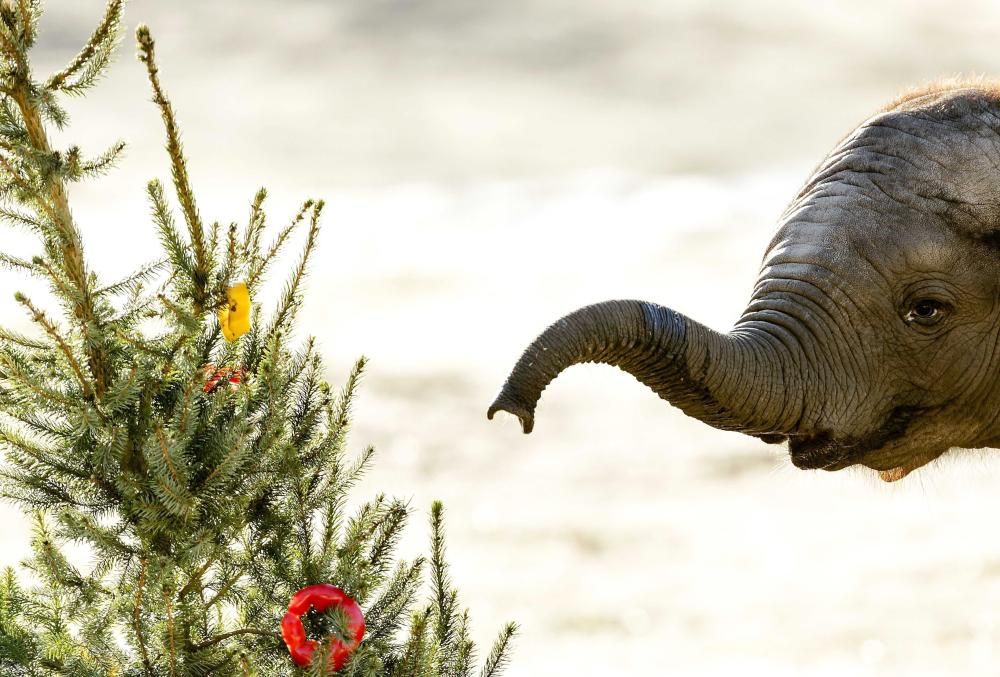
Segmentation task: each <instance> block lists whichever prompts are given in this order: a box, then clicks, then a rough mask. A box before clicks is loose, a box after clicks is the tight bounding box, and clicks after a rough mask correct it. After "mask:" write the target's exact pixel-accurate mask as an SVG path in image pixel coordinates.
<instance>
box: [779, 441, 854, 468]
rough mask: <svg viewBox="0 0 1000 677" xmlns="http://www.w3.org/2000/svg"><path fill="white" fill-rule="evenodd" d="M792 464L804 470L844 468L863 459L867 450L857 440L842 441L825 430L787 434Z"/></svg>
mask: <svg viewBox="0 0 1000 677" xmlns="http://www.w3.org/2000/svg"><path fill="white" fill-rule="evenodd" d="M786 439H787V441H788V452H789V456H791V459H792V465H794V466H795V467H796V468H800V469H802V470H829V471H834V470H842V469H844V468H846V467H848V466H852V465H854V464H856V463H858V462H859V461H860V460H861V457H862V456H864V452H865V450H863V449H859V448H858V445H857V443H856V442H846V443H845V442H841V441H838V440H836V439H834V437H833V435H831V434H830V433H827V432H824V433H820V434H817V435H789V436H787V438H786Z"/></svg>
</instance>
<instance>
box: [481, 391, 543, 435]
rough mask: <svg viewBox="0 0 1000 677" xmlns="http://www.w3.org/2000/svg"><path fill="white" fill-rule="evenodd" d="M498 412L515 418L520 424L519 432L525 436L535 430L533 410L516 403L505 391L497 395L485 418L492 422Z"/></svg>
mask: <svg viewBox="0 0 1000 677" xmlns="http://www.w3.org/2000/svg"><path fill="white" fill-rule="evenodd" d="M498 411H505V412H507V413H508V414H513V415H514V416H517V420H519V421H520V422H521V430H522V431H524V434H525V435H527V434H528V433H530V432H531V431H532V430H533V429H534V428H535V408H534V407H532V406H527V405H525V404H523V403H521V402H518V401H517V399H516V398H515V397H513V396H512V395H511V394H510V393H509V392H507V390H506V389H504V390H503V391H502V392H501V393H500V394H499V395H497V399H496V400H495V401H494V402H493V404H491V405H490V408H489V409H488V410H487V411H486V418H488V419H489V420H491V421H492V420H493V415H494V414H496V413H497V412H498Z"/></svg>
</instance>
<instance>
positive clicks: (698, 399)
mask: <svg viewBox="0 0 1000 677" xmlns="http://www.w3.org/2000/svg"><path fill="white" fill-rule="evenodd" d="M770 338H771V337H769V336H768V335H767V334H766V333H763V332H759V331H748V330H744V331H740V332H733V333H731V334H728V335H724V334H720V333H718V332H715V331H713V330H711V329H709V328H707V327H705V326H703V325H701V324H699V323H697V322H695V321H693V320H691V319H689V318H687V317H685V316H684V315H682V314H681V313H678V312H676V311H673V310H671V309H669V308H665V307H663V306H660V305H656V304H653V303H646V302H642V301H607V302H604V303H598V304H595V305H592V306H587V307H585V308H581V309H579V310H577V311H575V312H573V313H570V314H569V315H567V316H566V317H564V318H562V319H561V320H559V321H558V322H556V323H555V324H553V325H552V326H550V327H549V328H548V329H546V330H545V331H544V332H543V333H542V335H541V336H539V337H538V338H537V339H535V341H534V342H533V343H532V344H531V345H530V346H529V347H528V349H527V350H525V351H524V354H523V355H522V356H521V359H520V360H518V362H517V364H516V365H515V367H514V370H513V371H512V372H511V374H510V376H509V377H508V379H507V382H506V383H504V386H503V389H502V390H501V391H500V394H499V395H498V396H497V399H496V401H495V402H494V403H493V405H492V406H491V407H490V408H489V411H488V413H487V416H488V417H489V418H491V419H492V418H493V415H494V414H495V413H496V412H498V411H506V412H509V413H511V414H514V415H515V416H517V417H518V419H520V421H521V427H522V429H523V430H524V432H525V433H530V432H531V430H532V428H533V427H534V412H535V405H536V404H537V403H538V400H539V398H540V397H541V395H542V391H543V390H544V389H545V387H546V386H547V385H548V384H549V383H550V382H551V381H552V380H553V379H555V378H556V376H558V375H559V373H560V372H562V371H563V370H564V369H566V368H568V367H570V366H572V365H574V364H580V363H584V362H596V363H603V364H611V365H614V366H616V367H619V368H620V369H622V370H623V371H626V372H628V373H629V374H632V375H633V376H634V377H635V378H636V379H638V380H639V381H640V382H641V383H643V384H645V385H646V386H648V387H649V388H651V389H652V390H653V392H655V393H656V394H657V395H659V396H660V397H661V398H663V399H665V400H667V401H668V402H670V403H671V404H672V405H674V406H676V407H678V408H679V409H681V410H682V411H683V412H684V413H686V414H688V415H689V416H693V417H694V418H697V419H699V420H701V421H703V422H705V423H707V424H709V425H711V426H714V427H716V428H720V429H723V430H736V431H739V432H743V433H747V434H751V435H757V436H760V437H763V438H765V439H769V438H770V437H772V436H773V437H774V438H775V439H777V438H780V436H782V435H785V434H788V433H790V432H792V431H793V430H794V428H795V427H796V423H797V422H798V421H799V419H800V418H801V415H802V414H801V412H802V407H801V403H800V402H799V398H798V397H797V396H796V394H795V393H797V392H801V390H800V389H799V388H797V387H796V385H797V384H794V383H790V382H789V381H788V379H789V378H790V374H792V373H794V371H793V370H792V369H790V368H789V366H790V365H791V364H792V361H791V360H790V359H789V358H790V356H789V354H788V351H787V349H785V348H783V345H784V344H781V343H778V342H776V341H774V340H769V339H770Z"/></svg>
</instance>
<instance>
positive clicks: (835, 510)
mask: <svg viewBox="0 0 1000 677" xmlns="http://www.w3.org/2000/svg"><path fill="white" fill-rule="evenodd" d="M49 4H50V7H51V8H52V9H51V17H50V21H49V33H48V36H49V41H48V42H46V43H45V44H44V45H43V50H42V51H41V52H40V54H39V58H40V60H41V62H43V63H45V64H51V65H53V66H54V65H56V64H58V63H60V62H62V61H63V60H64V59H65V58H68V57H69V56H71V55H72V53H73V51H74V47H75V45H76V43H77V42H78V41H79V40H80V39H81V37H82V36H84V35H85V34H86V33H87V32H88V30H89V24H90V22H91V21H92V20H93V19H94V17H95V16H96V14H97V13H98V12H99V8H98V7H99V4H100V3H98V2H92V1H91V0H88V1H87V2H80V1H79V0H57V1H53V2H50V3H49ZM838 7H839V9H838V10H837V11H834V10H832V9H829V8H826V4H825V3H787V4H783V3H778V2H774V1H772V2H766V3H736V2H710V3H704V2H687V3H685V2H665V1H664V2H649V1H648V0H641V1H640V0H634V1H633V2H622V3H603V2H598V1H597V0H589V1H587V2H583V1H580V0H577V1H575V2H563V1H562V0H518V1H517V2H512V3H500V4H497V3H488V4H487V3H481V5H480V3H455V2H453V1H451V0H423V1H421V2H401V1H396V0H354V1H351V2H347V1H345V2H338V3H323V2H307V1H303V0H299V1H298V2H277V0H274V1H273V2H272V1H269V0H254V1H253V2H239V3H237V2H235V1H234V0H227V1H226V2H215V3H194V2H191V3H155V2H153V1H152V0H135V1H134V2H132V3H131V4H130V9H129V10H128V11H129V16H130V17H131V19H132V23H133V24H134V22H135V20H138V19H143V20H146V21H148V22H149V23H150V24H151V26H152V27H153V29H154V34H155V35H157V36H158V38H159V43H160V47H159V52H160V54H161V66H162V77H163V79H164V82H165V84H166V86H167V87H168V89H169V91H170V92H171V94H172V97H173V99H174V101H175V105H176V107H177V109H178V111H179V114H180V118H181V121H182V123H183V125H184V129H185V139H186V141H187V148H188V151H189V154H190V156H191V158H192V175H193V180H194V182H195V185H196V187H198V188H199V189H200V190H199V192H200V195H201V208H202V211H203V212H204V213H205V214H206V215H207V216H208V217H209V218H211V219H215V218H218V219H221V220H223V221H229V220H231V219H238V218H243V216H244V215H245V213H246V205H247V203H248V201H249V199H250V197H251V196H252V194H253V191H254V189H255V188H256V186H257V185H258V184H261V183H263V184H266V185H268V186H269V187H270V188H271V192H272V196H273V207H272V209H271V214H272V217H273V220H274V221H275V222H279V223H280V222H282V221H283V219H284V218H285V215H286V214H289V213H291V212H292V211H293V210H294V204H295V202H296V201H297V200H299V199H300V198H301V197H305V196H307V195H310V196H312V195H316V196H321V197H326V198H327V199H328V201H329V210H328V214H327V217H326V224H327V229H326V231H325V233H324V235H323V245H322V250H321V251H322V262H321V264H320V265H319V266H317V268H316V272H315V274H314V276H313V277H312V278H311V281H310V291H309V297H308V303H307V308H306V315H305V316H304V321H303V329H304V330H305V331H308V332H311V333H315V334H316V335H317V336H318V338H319V339H320V341H321V344H322V345H323V347H324V351H325V353H326V355H327V356H328V358H329V363H330V365H331V370H330V371H331V373H330V377H331V380H333V381H340V380H342V379H343V378H344V376H345V374H346V372H347V369H348V367H349V364H350V363H351V361H352V360H353V358H354V357H356V355H358V354H360V353H362V352H364V353H366V354H367V355H368V356H369V357H370V358H371V360H372V361H371V366H370V369H369V377H368V379H367V381H366V383H365V386H364V388H363V390H362V393H361V398H360V400H359V405H358V408H357V424H356V426H355V430H354V432H353V436H352V437H353V443H354V446H355V448H357V449H359V450H360V449H361V448H362V447H363V446H364V445H366V444H368V443H373V444H375V445H376V447H377V448H378V449H379V457H378V462H377V464H376V466H375V469H374V471H373V472H372V473H371V475H370V476H369V477H368V479H367V482H366V483H365V484H364V485H363V486H362V487H361V488H360V490H359V493H360V494H365V493H373V492H375V491H378V490H386V491H389V492H390V493H393V494H397V495H401V496H405V497H409V498H410V499H411V501H412V505H413V506H414V508H415V509H416V510H417V511H418V514H417V515H416V516H415V518H416V521H415V523H414V525H413V528H412V530H411V534H410V537H409V538H408V540H407V541H406V542H405V543H404V550H406V551H408V552H415V551H416V550H418V549H421V548H422V547H423V546H424V540H425V538H426V529H425V526H424V518H425V517H426V509H427V507H429V505H430V502H431V501H432V500H433V499H435V498H441V499H443V500H444V501H445V504H446V507H447V509H448V511H449V512H448V520H449V535H450V553H451V559H452V561H453V564H454V576H455V578H456V581H457V582H458V583H459V584H460V586H461V589H462V591H463V596H464V602H465V603H467V604H468V605H469V606H471V607H472V610H473V613H474V615H475V622H476V623H475V627H476V635H477V637H479V638H481V640H482V641H483V642H484V643H487V642H489V641H490V638H491V636H492V633H493V632H494V631H495V630H496V629H498V628H499V627H500V624H501V623H502V622H503V621H505V620H508V619H516V620H518V621H519V622H520V623H521V625H522V632H521V636H520V638H519V639H518V642H517V645H516V656H515V661H514V663H513V666H512V668H511V670H510V673H509V674H511V675H513V676H515V677H520V676H533V675H548V674H553V675H555V674H559V675H563V674H573V675H603V674H634V675H652V674H679V675H693V676H694V675H732V674H761V675H768V676H775V675H777V676H780V675H844V674H848V675H879V676H886V675H907V676H919V675H944V674H975V675H983V674H993V673H995V671H996V668H995V663H996V660H995V657H994V649H993V647H994V646H995V645H997V642H998V640H1000V623H998V618H997V611H996V609H997V608H998V602H1000V538H997V536H996V533H995V532H996V530H995V528H993V527H994V522H995V518H994V516H995V515H996V514H998V511H1000V493H998V492H997V491H996V490H995V488H996V487H997V486H1000V460H998V459H996V458H995V457H994V455H992V454H989V453H982V452H979V453H976V454H970V453H966V454H964V455H957V454H956V455H954V456H955V457H954V458H946V459H943V460H942V461H941V462H939V463H937V464H935V465H934V466H932V467H930V468H926V469H923V470H921V471H918V472H917V473H915V474H914V475H913V476H911V477H910V478H907V479H906V480H905V481H903V482H900V483H897V484H895V485H891V486H889V485H883V484H881V483H879V482H878V481H877V480H876V479H875V477H874V475H872V474H870V473H865V472H861V471H847V472H843V473H838V474H819V473H805V472H800V471H797V470H795V469H794V468H792V467H791V465H790V463H789V462H788V461H787V459H786V458H785V457H784V455H783V451H782V450H780V449H778V448H774V447H767V446H765V445H762V444H760V443H758V442H755V441H753V440H750V439H747V438H743V437H741V436H739V435H734V434H727V433H721V432H718V431H714V430H711V429H709V428H707V427H705V426H703V425H701V424H699V423H697V422H695V421H692V420H690V419H687V418H685V417H684V416H682V415H681V414H680V413H679V412H677V411H676V410H673V409H670V408H669V407H667V406H666V405H665V404H663V403H662V402H661V401H660V400H658V399H657V398H656V397H655V396H653V395H652V394H651V393H649V392H648V391H646V390H645V389H643V388H642V387H640V386H639V385H637V384H636V383H635V382H634V381H632V380H631V378H629V377H628V376H626V375H624V374H621V373H619V372H616V371H615V370H612V369H610V368H606V367H604V368H602V367H578V368H575V369H574V370H572V371H570V372H567V373H566V374H565V375H564V376H563V377H561V378H560V379H559V381H558V382H557V383H556V384H554V385H553V386H552V387H551V388H550V389H549V390H548V391H546V397H545V399H544V400H543V402H542V404H541V405H540V408H539V411H538V420H537V426H536V431H535V432H534V433H533V434H532V435H531V436H524V435H522V434H521V433H520V431H519V428H518V426H517V425H516V423H515V422H514V421H513V420H511V419H504V420H500V421H493V422H487V421H486V418H485V410H486V407H487V406H488V405H489V403H490V402H491V401H492V398H493V396H494V395H495V393H496V390H497V389H498V388H499V386H500V384H501V383H502V382H503V379H504V378H505V376H506V374H507V370H508V369H509V368H510V366H511V365H512V364H513V362H514V360H515V359H516V358H517V356H518V354H519V353H520V350H521V349H522V348H523V347H524V346H525V345H526V343H527V342H528V341H529V340H530V339H531V338H533V337H534V335H535V334H536V333H537V332H538V331H539V330H541V329H542V328H543V327H544V326H545V325H546V324H548V323H549V322H550V321H552V320H553V319H555V318H557V317H558V316H560V315H561V314H563V313H565V312H567V311H569V310H572V309H574V308H576V307H578V306H580V305H583V304H586V303H590V302H593V301H598V300H603V299H606V298H614V297H637V298H645V299H649V300H654V301H658V302H661V303H664V304H668V305H671V306H673V307H675V308H677V309H678V310H681V311H684V312H687V313H690V314H691V315H693V316H695V317H697V318H698V319H699V320H701V321H703V322H705V323H707V324H709V325H711V326H714V327H716V328H719V329H724V328H726V327H727V326H728V325H729V324H730V323H731V322H732V321H733V320H734V319H735V318H736V317H737V316H738V315H739V312H740V310H741V308H742V305H743V303H744V302H745V300H746V299H747V297H748V296H749V293H750V289H751V286H752V283H753V279H754V277H755V275H756V272H757V264H758V262H759V257H760V255H761V253H762V252H763V249H764V246H765V244H766V242H767V240H768V238H769V236H770V228H771V224H772V223H773V222H774V220H775V218H776V217H777V215H778V214H779V213H780V211H781V209H782V208H783V207H784V203H785V201H786V200H787V199H789V198H790V197H791V196H792V195H793V194H794V192H795V191H796V189H797V188H798V185H799V184H800V182H801V181H802V180H803V179H804V178H805V175H806V173H807V172H808V171H809V169H810V168H811V166H812V165H813V164H814V163H815V162H816V161H818V160H819V158H820V156H821V154H822V153H823V152H825V151H826V150H827V149H828V148H829V147H831V146H832V145H833V144H834V142H835V141H836V140H837V138H839V136H840V135H841V134H842V133H843V132H845V131H847V129H848V128H849V127H850V126H851V125H853V124H854V123H856V122H857V121H858V120H859V119H862V118H863V117H864V116H865V114H866V113H867V112H868V111H870V110H871V109H873V108H874V107H876V106H877V105H878V104H879V103H880V102H881V101H882V100H884V99H887V98H890V97H891V96H892V95H894V94H895V93H896V92H897V91H898V90H899V89H900V88H902V87H904V86H906V85H908V84H911V83H914V82H920V81H922V80H926V79H929V78H932V77H936V76H940V75H947V74H952V73H956V72H960V71H962V72H990V71H991V70H992V72H993V73H996V74H1000V63H998V60H1000V57H998V56H997V55H996V50H995V45H996V34H995V28H993V27H995V26H996V25H998V24H997V20H998V19H1000V16H998V15H1000V12H998V11H997V10H996V8H995V7H991V6H989V5H985V4H980V3H965V6H964V7H962V8H960V9H956V7H955V5H954V4H953V3H948V4H945V3H940V4H938V3H932V2H926V1H925V2H919V3H912V2H908V3H903V2H893V3H869V2H861V1H860V0H859V1H857V2H852V3H842V4H839V5H838ZM750 8H753V10H752V11H750ZM131 51H132V49H131V46H130V45H126V46H125V47H124V48H123V56H122V58H121V60H120V63H119V64H118V65H117V66H116V67H115V69H114V72H113V73H112V75H111V79H110V80H109V82H108V83H106V85H105V86H103V87H102V89H100V90H99V91H98V92H97V93H96V94H95V96H94V97H93V98H92V99H88V100H87V101H83V102H79V103H77V104H76V105H75V106H74V108H73V109H72V111H71V112H73V113H74V114H75V117H76V123H77V126H76V127H74V128H73V130H74V131H73V132H72V133H71V134H69V135H68V136H67V137H66V138H67V139H70V138H71V139H72V140H73V141H74V142H79V143H81V144H82V145H84V146H85V148H91V149H96V148H98V147H100V146H101V145H102V144H105V143H108V142H110V141H112V140H114V139H116V138H118V137H119V136H124V137H126V138H127V139H128V140H129V141H130V142H131V149H130V151H129V155H128V157H127V158H126V160H125V162H124V163H123V165H122V167H121V169H120V170H118V171H117V172H115V173H114V174H113V175H111V176H110V177H108V178H107V179H104V180H102V181H100V182H97V183H93V184H88V185H85V186H81V187H79V188H78V189H76V190H75V192H74V194H73V198H74V205H75V207H74V208H75V212H76V214H77V216H78V219H79V221H80V222H81V224H83V227H84V229H85V235H86V237H87V242H88V245H89V248H90V249H89V250H90V253H91V255H92V258H93V260H94V261H95V262H96V266H95V267H97V268H99V269H109V272H110V273H115V272H124V271H125V270H127V269H128V268H129V267H131V266H132V265H134V264H137V263H139V262H142V261H145V260H148V259H149V258H151V257H152V256H153V251H154V250H153V242H152V238H151V236H150V233H149V232H148V226H147V223H148V219H147V216H146V214H147V210H146V207H145V205H144V203H143V201H142V186H143V185H144V183H145V181H146V180H147V179H148V178H150V177H152V176H159V177H161V178H167V168H166V165H165V163H164V161H163V158H162V152H161V146H162V144H161V140H160V139H161V137H160V131H159V127H158V124H159V123H158V119H157V117H156V115H155V111H154V110H153V108H152V106H151V105H150V104H149V103H148V94H147V92H146V90H145V88H144V83H143V78H142V72H141V70H140V68H139V67H138V65H137V64H135V63H134V61H132V60H131V59H130V58H129V54H130V53H131ZM109 204H110V205H113V208H112V209H109ZM4 238H5V239H4V243H5V244H4V248H5V250H6V249H8V248H9V249H12V250H19V251H20V248H21V247H23V242H22V241H20V240H18V239H17V238H15V237H11V238H9V239H8V237H7V234H6V233H5V234H4ZM24 286H25V285H23V284H22V283H20V282H19V281H16V280H14V279H13V278H11V277H10V276H7V275H2V276H0V289H9V290H11V291H12V290H13V289H14V288H22V287H24ZM15 311H16V309H15V304H14V303H13V301H12V300H11V299H10V294H7V293H4V294H0V320H3V321H4V322H19V321H20V320H18V319H16V318H17V316H16V315H15ZM4 524H5V529H4V531H3V533H2V534H0V552H2V553H3V554H2V555H0V564H6V563H14V562H16V561H17V560H18V559H19V558H20V557H21V556H22V555H23V553H24V548H25V545H26V535H25V530H24V522H23V520H22V519H21V518H20V517H19V516H18V515H17V514H16V513H15V512H14V511H8V512H5V513H4Z"/></svg>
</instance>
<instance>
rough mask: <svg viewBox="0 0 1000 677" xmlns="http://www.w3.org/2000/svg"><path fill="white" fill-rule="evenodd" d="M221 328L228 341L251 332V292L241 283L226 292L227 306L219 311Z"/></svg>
mask: <svg viewBox="0 0 1000 677" xmlns="http://www.w3.org/2000/svg"><path fill="white" fill-rule="evenodd" d="M219 326H221V327H222V335H223V336H225V337H226V340H227V341H235V340H236V339H238V338H239V337H241V336H243V334H245V333H247V332H248V331H250V290H249V289H247V285H246V283H245V282H239V283H237V284H234V285H233V286H232V287H230V288H229V289H227V290H226V305H224V306H222V308H220V309H219Z"/></svg>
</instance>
